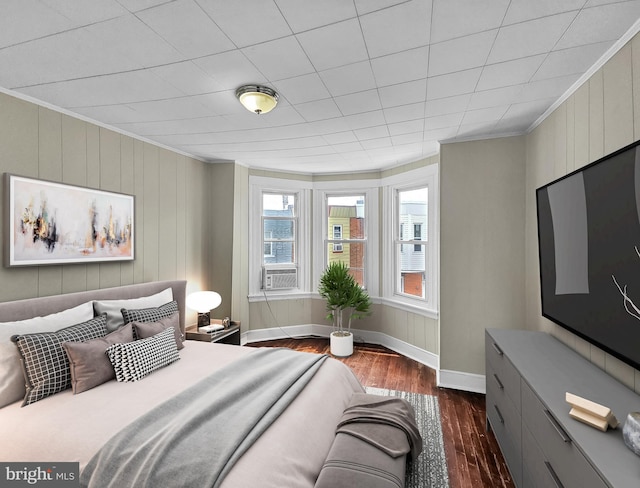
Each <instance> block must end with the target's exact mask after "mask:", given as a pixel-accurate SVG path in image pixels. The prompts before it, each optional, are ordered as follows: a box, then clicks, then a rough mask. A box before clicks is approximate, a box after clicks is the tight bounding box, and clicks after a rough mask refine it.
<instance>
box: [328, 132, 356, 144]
mask: <svg viewBox="0 0 640 488" xmlns="http://www.w3.org/2000/svg"><path fill="white" fill-rule="evenodd" d="M322 137H323V138H324V140H325V141H327V144H346V143H348V142H356V141H357V140H358V138H357V137H356V135H355V134H354V133H353V131H352V130H348V131H345V132H336V133H333V134H326V135H324V136H322Z"/></svg>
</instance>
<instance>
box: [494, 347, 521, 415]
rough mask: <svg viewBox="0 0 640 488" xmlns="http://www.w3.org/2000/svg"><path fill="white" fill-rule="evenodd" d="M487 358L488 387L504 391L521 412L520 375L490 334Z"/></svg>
mask: <svg viewBox="0 0 640 488" xmlns="http://www.w3.org/2000/svg"><path fill="white" fill-rule="evenodd" d="M485 358H486V382H487V385H489V384H493V385H495V386H496V387H497V388H499V389H500V390H503V391H504V392H505V393H506V394H507V395H508V396H509V398H511V401H512V402H513V404H514V405H515V407H516V409H517V410H518V411H520V374H519V373H518V371H517V370H516V368H515V367H514V366H513V364H511V361H509V359H508V358H507V357H506V356H505V355H504V353H503V352H502V349H501V348H500V346H499V345H498V344H496V342H495V341H494V340H493V339H492V338H491V336H490V335H488V334H487V336H486V338H485ZM487 387H488V386H487Z"/></svg>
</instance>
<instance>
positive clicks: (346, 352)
mask: <svg viewBox="0 0 640 488" xmlns="http://www.w3.org/2000/svg"><path fill="white" fill-rule="evenodd" d="M331 354H333V355H334V356H340V357H346V356H351V355H352V354H353V334H352V333H351V332H347V333H346V335H339V333H338V332H332V333H331Z"/></svg>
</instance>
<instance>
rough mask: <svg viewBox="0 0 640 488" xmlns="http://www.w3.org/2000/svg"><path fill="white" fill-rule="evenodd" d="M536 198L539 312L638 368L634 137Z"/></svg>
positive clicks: (638, 151) (638, 166)
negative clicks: (631, 142)
mask: <svg viewBox="0 0 640 488" xmlns="http://www.w3.org/2000/svg"><path fill="white" fill-rule="evenodd" d="M536 200H537V208H538V244H539V259H540V290H541V294H542V315H543V316H545V317H547V318H548V319H550V320H552V321H554V322H555V323H557V324H559V325H560V326H562V327H564V328H566V329H568V330H570V331H571V332H573V333H575V334H577V335H578V336H580V337H582V338H583V339H585V340H587V341H589V342H591V343H592V344H595V345H596V346H598V347H600V348H601V349H603V350H604V351H606V352H608V353H610V354H611V355H613V356H615V357H617V358H618V359H620V360H622V361H624V362H625V363H627V364H630V365H631V366H633V367H634V368H636V369H640V141H637V142H635V143H633V144H631V145H629V146H627V147H625V148H623V149H620V150H619V151H616V152H614V153H613V154H610V155H608V156H605V157H604V158H602V159H599V160H598V161H595V162H594V163H591V164H590V165H588V166H585V167H584V168H581V169H579V170H577V171H574V172H573V173H571V174H569V175H567V176H564V177H562V178H560V179H558V180H556V181H554V182H552V183H550V184H548V185H545V186H543V187H540V188H538V189H537V190H536Z"/></svg>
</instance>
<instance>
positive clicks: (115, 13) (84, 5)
mask: <svg viewBox="0 0 640 488" xmlns="http://www.w3.org/2000/svg"><path fill="white" fill-rule="evenodd" d="M7 3H9V2H7V0H3V2H2V7H3V9H4V8H5V5H6V4H7ZM11 3H13V0H12V1H11ZM40 3H41V4H44V5H47V6H48V7H49V8H51V9H52V10H55V11H57V12H58V13H60V14H61V15H63V16H64V17H66V18H67V19H69V20H70V21H71V22H72V23H73V25H74V26H80V25H87V24H93V23H95V22H102V21H103V20H107V19H112V18H114V17H119V16H121V15H126V14H128V13H129V12H128V11H127V9H125V8H124V7H123V6H122V5H120V3H119V2H118V1H116V0H100V1H98V2H78V1H76V0H40ZM32 19H33V18H32ZM32 33H33V32H32Z"/></svg>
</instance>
